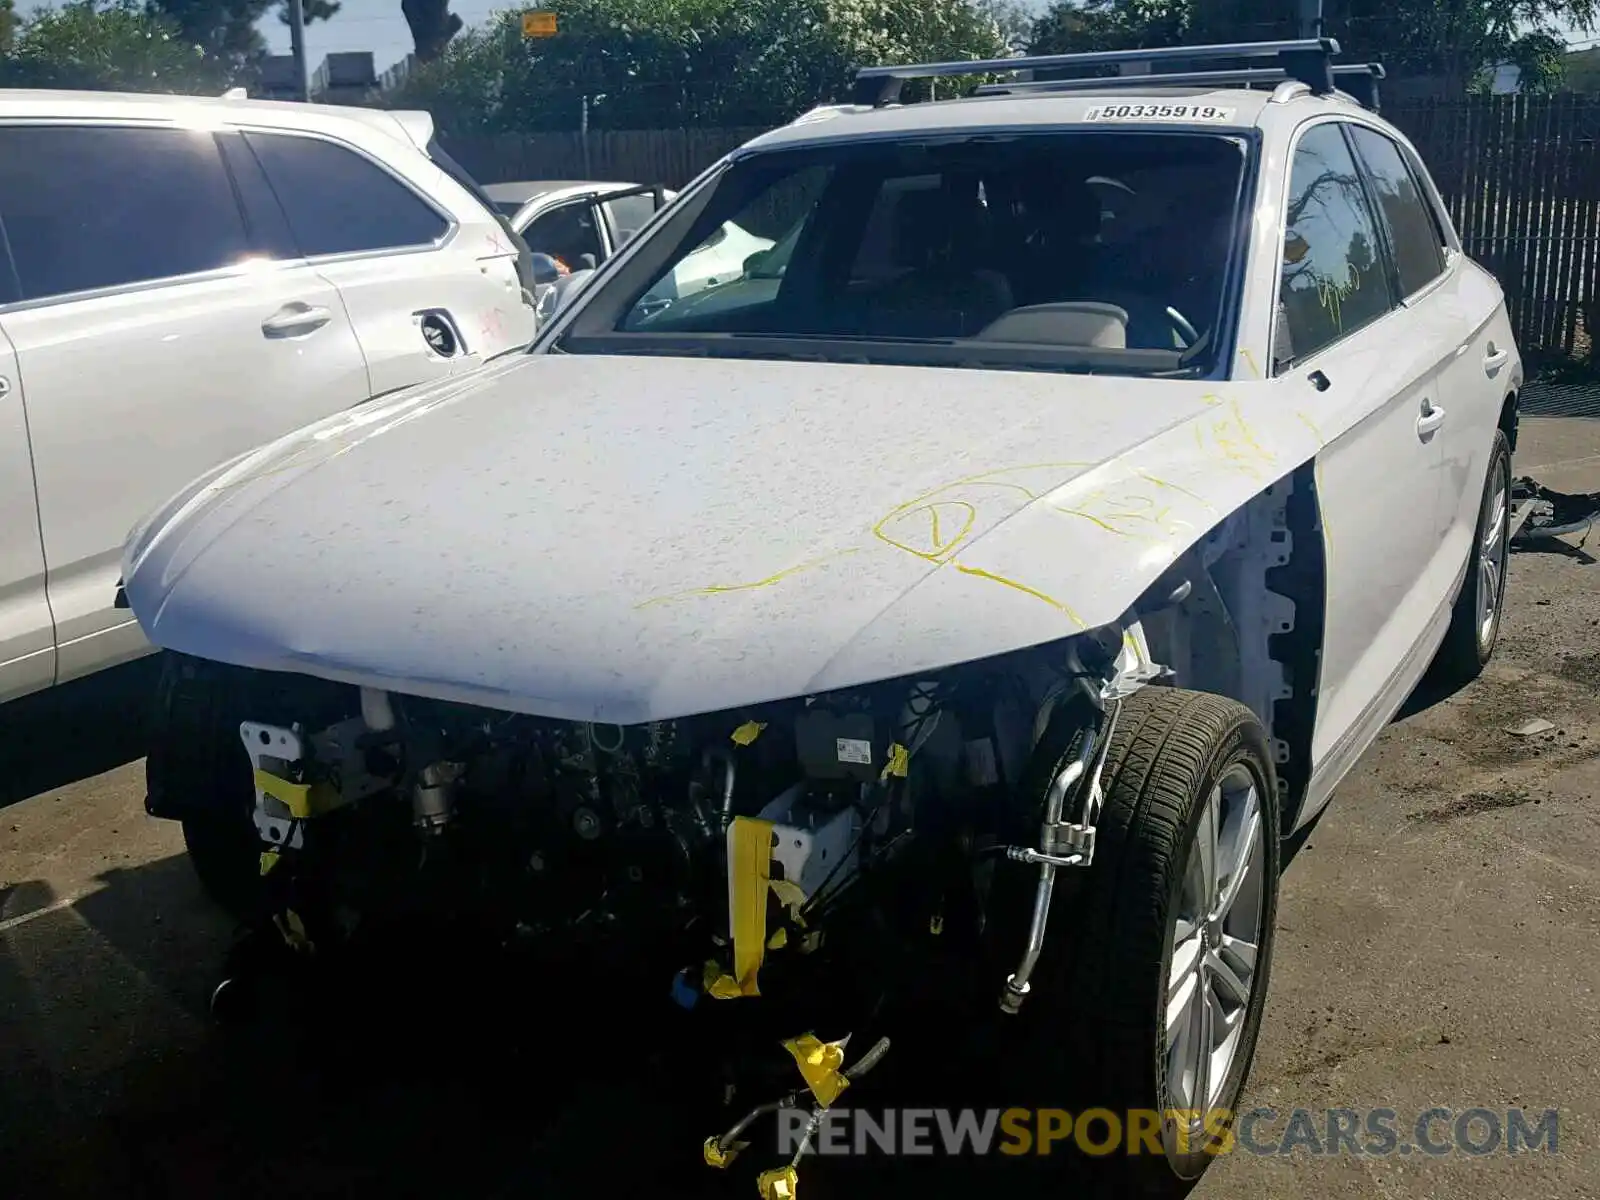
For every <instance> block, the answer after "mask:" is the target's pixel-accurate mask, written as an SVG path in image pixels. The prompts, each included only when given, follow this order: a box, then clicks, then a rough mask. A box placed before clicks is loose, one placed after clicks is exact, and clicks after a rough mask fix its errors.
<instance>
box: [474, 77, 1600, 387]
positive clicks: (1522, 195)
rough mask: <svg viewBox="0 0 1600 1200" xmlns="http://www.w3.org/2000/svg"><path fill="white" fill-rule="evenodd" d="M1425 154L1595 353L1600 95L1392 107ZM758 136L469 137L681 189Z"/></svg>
mask: <svg viewBox="0 0 1600 1200" xmlns="http://www.w3.org/2000/svg"><path fill="white" fill-rule="evenodd" d="M1384 115H1385V116H1386V117H1388V118H1389V119H1390V120H1392V121H1393V122H1394V123H1395V124H1396V125H1398V126H1399V127H1400V128H1401V129H1403V130H1404V131H1405V132H1406V133H1407V135H1409V136H1410V137H1411V138H1412V140H1413V141H1415V142H1416V144H1417V147H1418V149H1419V150H1420V151H1421V152H1422V155H1423V158H1424V160H1425V161H1426V162H1427V163H1428V165H1429V168H1430V170H1431V171H1432V173H1433V176H1434V179H1435V181H1436V182H1437V183H1438V185H1439V189H1440V191H1441V192H1443V193H1444V196H1445V199H1446V201H1447V202H1448V204H1449V207H1450V214H1451V217H1452V218H1453V219H1454V221H1455V223H1456V228H1457V229H1458V230H1459V231H1460V234H1461V239H1462V241H1463V243H1464V244H1465V247H1466V251H1467V253H1468V254H1470V255H1472V256H1473V257H1474V258H1475V259H1477V260H1478V261H1479V262H1481V263H1483V264H1484V266H1486V267H1488V268H1489V269H1490V270H1492V271H1493V272H1494V273H1495V274H1496V275H1497V276H1498V277H1499V279H1500V282H1501V285H1502V286H1503V287H1504V288H1505V291H1506V297H1507V300H1508V302H1509V305H1510V309H1511V317H1512V321H1513V323H1514V325H1515V327H1516V330H1517V336H1518V341H1519V344H1520V345H1521V346H1522V348H1523V351H1524V353H1525V354H1528V355H1530V356H1532V357H1534V358H1585V359H1587V358H1588V357H1589V356H1590V353H1591V345H1592V344H1594V343H1600V336H1593V337H1592V336H1591V333H1592V334H1595V335H1600V152H1597V142H1600V96H1587V95H1584V96H1580V95H1571V94H1563V95H1557V96H1551V97H1526V96H1474V97H1469V98H1466V99H1462V100H1452V101H1426V102H1421V103H1407V104H1399V105H1392V106H1390V107H1388V108H1386V109H1385V112H1384ZM758 132H760V131H759V130H756V129H661V130H633V131H622V132H594V133H590V134H588V135H587V136H585V135H583V134H580V133H553V134H539V135H533V136H528V137H521V136H516V135H511V136H501V137H493V138H462V139H456V140H454V141H452V142H451V143H450V149H451V151H452V153H454V154H455V155H456V157H457V158H459V159H460V160H461V162H462V164H463V165H465V166H466V167H467V169H468V170H470V171H472V172H473V173H474V174H476V175H477V176H478V178H480V179H482V180H483V181H484V182H492V181H496V180H511V179H583V178H589V179H625V180H632V181H635V182H638V183H664V184H667V185H668V186H672V187H680V186H682V185H683V184H684V183H686V182H688V181H689V180H690V179H692V178H693V177H694V176H695V175H697V174H698V173H699V172H700V171H702V170H703V169H704V168H705V167H707V166H709V165H710V164H711V163H712V162H714V161H715V160H716V159H717V158H718V157H719V156H721V155H722V154H724V153H725V152H727V151H728V150H730V149H732V148H733V147H734V146H737V145H739V144H740V143H741V142H744V141H747V140H748V139H749V138H751V137H754V136H755V135H756V134H757V133H758Z"/></svg>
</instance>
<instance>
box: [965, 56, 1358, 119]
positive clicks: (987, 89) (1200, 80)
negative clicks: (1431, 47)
mask: <svg viewBox="0 0 1600 1200" xmlns="http://www.w3.org/2000/svg"><path fill="white" fill-rule="evenodd" d="M1330 74H1331V75H1332V77H1333V81H1334V83H1335V84H1336V85H1337V86H1338V89H1339V90H1340V91H1341V92H1344V93H1345V94H1346V95H1348V96H1349V97H1350V98H1351V99H1352V100H1355V101H1356V102H1357V103H1359V104H1361V105H1363V106H1364V107H1366V108H1370V109H1372V110H1373V111H1374V112H1376V111H1377V109H1378V80H1380V79H1383V78H1384V77H1385V72H1384V69H1383V64H1382V63H1359V64H1357V63H1350V64H1346V65H1343V66H1336V67H1332V68H1330ZM1289 79H1293V80H1295V81H1296V82H1304V81H1303V80H1300V79H1299V78H1298V76H1294V75H1291V74H1290V73H1289V72H1288V71H1286V70H1284V69H1283V68H1282V67H1243V68H1240V69H1238V70H1233V71H1163V72H1158V73H1155V74H1151V75H1114V76H1111V77H1109V78H1099V79H1032V80H1012V81H1010V82H1007V83H986V84H983V85H981V86H980V87H978V88H975V89H974V90H973V93H972V94H973V95H974V96H1002V95H1017V94H1022V95H1027V94H1032V93H1039V92H1115V91H1139V92H1149V91H1152V90H1154V89H1156V88H1164V87H1250V86H1252V85H1254V84H1258V83H1282V82H1284V81H1285V80H1289Z"/></svg>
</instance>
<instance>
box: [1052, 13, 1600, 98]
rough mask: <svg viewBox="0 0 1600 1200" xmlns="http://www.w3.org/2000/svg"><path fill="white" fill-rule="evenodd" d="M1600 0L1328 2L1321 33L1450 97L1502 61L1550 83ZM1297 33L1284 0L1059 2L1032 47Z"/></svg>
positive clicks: (1528, 80) (1354, 57)
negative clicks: (1427, 80)
mask: <svg viewBox="0 0 1600 1200" xmlns="http://www.w3.org/2000/svg"><path fill="white" fill-rule="evenodd" d="M1597 17H1600V0H1452V3H1449V4H1445V3H1440V2H1439V0H1328V3H1327V5H1326V8H1325V10H1324V14H1323V33H1325V34H1326V35H1328V36H1331V37H1334V38H1337V39H1338V41H1339V47H1340V51H1341V54H1340V58H1341V59H1342V60H1343V61H1346V62H1362V61H1369V60H1375V61H1380V62H1382V63H1383V64H1384V65H1385V67H1387V68H1388V70H1389V74H1390V75H1391V76H1392V77H1393V76H1403V75H1431V76H1437V77H1439V78H1440V80H1441V83H1442V89H1443V91H1444V92H1445V94H1446V95H1459V94H1461V93H1463V92H1466V91H1470V90H1474V89H1477V88H1481V87H1484V86H1486V83H1487V74H1488V71H1489V69H1491V68H1492V67H1494V66H1495V65H1496V64H1498V63H1503V62H1511V63H1516V64H1517V65H1518V66H1520V67H1521V68H1522V84H1523V87H1524V88H1525V89H1528V90H1532V91H1540V90H1548V89H1549V88H1551V87H1554V86H1556V85H1558V84H1559V83H1560V80H1561V75H1562V63H1561V58H1562V55H1561V47H1562V44H1563V41H1564V39H1563V38H1562V36H1561V29H1562V27H1563V26H1565V27H1570V28H1575V29H1581V30H1584V31H1588V30H1591V29H1593V28H1594V25H1595V22H1596V19H1597ZM1295 33H1296V22H1295V18H1294V9H1293V7H1292V6H1290V5H1287V4H1285V3H1283V0H1057V3H1056V4H1055V6H1054V7H1052V8H1051V9H1049V10H1048V11H1047V12H1045V13H1044V14H1043V15H1041V16H1040V18H1039V20H1038V21H1036V22H1035V24H1034V29H1033V37H1032V39H1031V41H1030V49H1031V50H1032V51H1033V52H1034V53H1039V54H1057V53H1070V52H1072V51H1074V50H1101V49H1122V48H1127V47H1135V46H1151V47H1153V46H1177V45H1185V44H1187V45H1194V44H1198V43H1205V42H1236V41H1258V40H1268V39H1272V38H1280V37H1291V36H1294V34H1295Z"/></svg>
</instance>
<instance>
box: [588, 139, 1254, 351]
mask: <svg viewBox="0 0 1600 1200" xmlns="http://www.w3.org/2000/svg"><path fill="white" fill-rule="evenodd" d="M1249 161H1250V147H1249V145H1248V143H1247V142H1246V141H1245V139H1243V138H1241V137H1238V136H1229V135H1221V134H1212V133H1167V132H1146V131H1134V130H1114V131H1105V132H1102V131H1075V132H1070V133H1050V134H1044V135H1018V136H999V137H996V136H990V137H984V138H948V137H947V138H941V139H937V140H933V139H929V140H926V141H916V142H895V143H891V144H887V145H886V144H884V143H881V142H877V143H870V144H868V143H859V142H857V143H846V144H840V145H830V146H825V147H821V148H811V149H805V150H791V151H773V152H768V153H765V154H756V155H751V156H749V157H747V158H743V159H739V160H736V161H735V162H734V163H733V164H732V165H731V166H730V167H729V168H728V169H727V170H726V171H725V172H724V173H723V175H722V176H721V177H720V178H719V179H718V180H717V181H716V182H715V183H714V184H713V185H712V191H711V194H710V196H709V199H708V201H707V202H706V203H705V205H704V206H703V208H702V209H701V211H700V212H699V214H698V216H697V217H696V218H695V219H694V220H693V223H692V224H691V225H688V226H685V224H684V223H683V222H682V221H680V222H677V223H676V225H672V224H669V225H667V226H663V227H662V228H661V229H660V231H659V238H657V239H653V240H660V241H663V242H664V243H665V242H668V241H670V242H672V243H673V244H672V245H663V246H662V247H660V248H658V250H657V253H656V254H654V255H649V254H648V253H647V254H646V255H645V256H644V257H645V258H646V260H647V262H648V264H650V265H647V266H646V267H645V268H644V269H646V270H648V271H649V272H650V278H649V281H648V283H646V284H645V285H644V286H639V282H640V279H639V276H638V275H637V274H635V275H634V276H633V277H632V278H631V279H630V278H629V277H628V276H627V275H620V276H618V277H616V278H614V279H612V280H610V281H608V283H607V285H606V286H605V287H603V288H602V289H599V293H600V294H599V295H597V296H595V297H593V298H592V299H593V300H594V303H593V304H592V305H591V306H590V310H591V311H592V312H593V314H594V315H593V316H590V313H589V312H585V313H584V314H580V316H579V318H578V320H577V321H576V322H575V324H574V327H573V330H572V332H571V333H569V335H568V336H567V337H565V338H563V339H562V342H561V344H560V348H561V349H564V350H568V351H573V352H578V353H582V352H604V353H627V352H629V351H640V352H657V353H661V352H673V353H678V352H688V353H709V354H719V353H730V354H745V355H748V354H755V355H760V356H772V357H783V356H785V355H786V354H790V353H793V354H796V355H799V354H803V355H804V356H805V357H808V358H818V357H820V358H824V359H828V358H841V359H843V358H848V359H854V360H860V359H861V358H862V357H867V358H868V359H872V358H873V357H874V356H875V352H874V351H872V350H871V349H870V348H867V347H866V346H865V344H867V343H878V344H881V345H882V346H884V347H892V350H886V351H885V352H884V353H883V354H880V355H877V356H878V357H884V358H889V359H893V360H894V361H918V358H917V354H916V350H915V347H917V346H918V345H924V346H930V347H937V346H943V347H949V346H951V345H955V346H958V347H960V348H961V349H962V350H963V352H964V357H962V358H961V360H960V361H961V362H963V363H965V362H969V361H972V356H971V355H970V354H966V353H965V352H966V351H969V350H971V349H974V348H982V347H984V346H993V347H995V348H996V349H999V348H1004V349H1005V350H1006V351H1007V355H1006V357H1008V358H1009V359H1010V360H1012V361H1015V362H1016V363H1017V365H1029V362H1030V356H1029V354H1027V353H1026V350H1027V348H1032V349H1033V350H1035V351H1037V353H1035V354H1033V355H1032V356H1031V361H1032V362H1035V363H1037V364H1038V365H1041V366H1063V367H1067V368H1070V367H1072V366H1073V365H1074V363H1078V364H1080V365H1085V364H1086V365H1088V366H1091V367H1092V369H1095V370H1112V371H1117V370H1121V371H1127V372H1130V373H1145V372H1161V371H1173V370H1182V371H1185V372H1190V371H1194V372H1197V373H1198V372H1200V371H1204V370H1207V369H1209V366H1210V364H1212V363H1213V362H1214V359H1215V356H1216V354H1217V352H1218V349H1219V348H1222V347H1224V346H1225V343H1226V342H1227V340H1228V339H1227V337H1226V334H1227V330H1226V329H1225V328H1223V324H1224V322H1225V321H1226V319H1227V315H1228V311H1229V307H1230V306H1229V304H1228V302H1227V301H1228V295H1229V290H1230V280H1231V278H1232V276H1233V275H1234V274H1236V272H1231V271H1230V269H1229V267H1230V264H1231V263H1232V262H1233V261H1234V258H1235V255H1236V246H1237V245H1242V242H1241V241H1240V239H1239V229H1240V226H1241V221H1248V214H1247V213H1244V212H1243V211H1242V208H1241V198H1242V196H1243V192H1244V185H1245V180H1246V168H1247V166H1248V165H1249ZM728 222H731V223H732V224H733V226H735V227H738V228H741V229H744V230H748V231H749V233H750V234H752V235H754V236H755V237H759V238H764V239H770V240H771V241H772V242H773V243H775V244H773V245H771V247H770V248H769V249H766V250H763V251H759V252H756V253H753V254H749V255H748V256H746V257H745V258H744V259H743V260H742V269H740V270H739V271H737V272H735V273H734V274H733V275H731V276H728V277H727V278H726V279H724V280H719V281H717V283H716V285H715V286H714V287H708V288H706V289H704V290H702V291H699V292H696V293H695V294H694V295H692V296H689V297H686V298H682V299H677V300H674V301H672V302H670V303H666V304H663V303H662V301H661V300H660V298H659V297H660V295H661V294H662V289H661V287H660V286H659V285H661V284H662V283H663V281H666V280H668V279H670V278H671V277H672V276H673V273H674V272H675V271H678V270H679V268H680V266H681V265H682V264H683V263H684V261H685V260H686V259H688V258H689V257H690V256H691V255H693V254H695V253H697V252H700V251H702V250H704V249H705V247H706V245H707V243H708V242H709V241H712V240H715V239H716V238H717V237H718V236H719V235H722V236H725V235H723V234H722V231H723V230H724V228H725V224H726V223H728ZM673 229H675V230H676V232H672V233H669V230H673ZM624 289H626V292H627V294H626V295H623V294H621V293H622V292H623V290H624ZM607 293H609V294H610V302H609V303H608V301H607V298H606V297H607ZM602 314H603V315H602ZM667 335H670V338H669V337H667ZM979 357H982V355H980V356H979ZM948 359H949V355H947V354H940V355H934V356H933V357H932V359H931V360H930V361H946V360H948ZM979 365H981V364H979Z"/></svg>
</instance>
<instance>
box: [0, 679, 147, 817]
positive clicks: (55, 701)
mask: <svg viewBox="0 0 1600 1200" xmlns="http://www.w3.org/2000/svg"><path fill="white" fill-rule="evenodd" d="M159 662H160V659H159V658H158V657H157V656H155V655H150V656H148V657H145V658H141V659H139V660H137V661H135V662H131V663H126V664H124V665H122V666H119V667H113V668H111V669H110V670H108V671H101V672H99V673H98V674H95V675H90V676H89V677H87V678H85V679H75V680H73V681H72V682H71V683H64V684H62V685H61V686H60V687H57V688H50V689H48V690H47V691H43V692H35V693H34V694H33V695H31V696H24V697H23V698H22V699H20V700H13V701H12V702H10V703H9V704H7V705H6V706H5V719H4V721H0V807H4V806H5V805H8V804H15V803H16V802H17V801H18V800H25V799H27V798H28V797H29V796H36V795H38V794H39V793H41V792H47V791H50V790H51V789H53V788H59V787H64V786H66V785H67V784H69V783H75V782H76V781H78V780H80V779H87V778H89V777H90V776H91V775H99V774H101V773H102V772H105V771H109V770H111V769H113V768H114V767H120V766H121V765H122V764H123V763H128V762H132V761H133V760H134V759H136V758H142V757H143V756H144V752H145V731H146V728H147V725H148V714H149V708H150V700H151V697H152V696H153V695H154V694H155V685H156V674H157V668H158V664H159Z"/></svg>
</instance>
